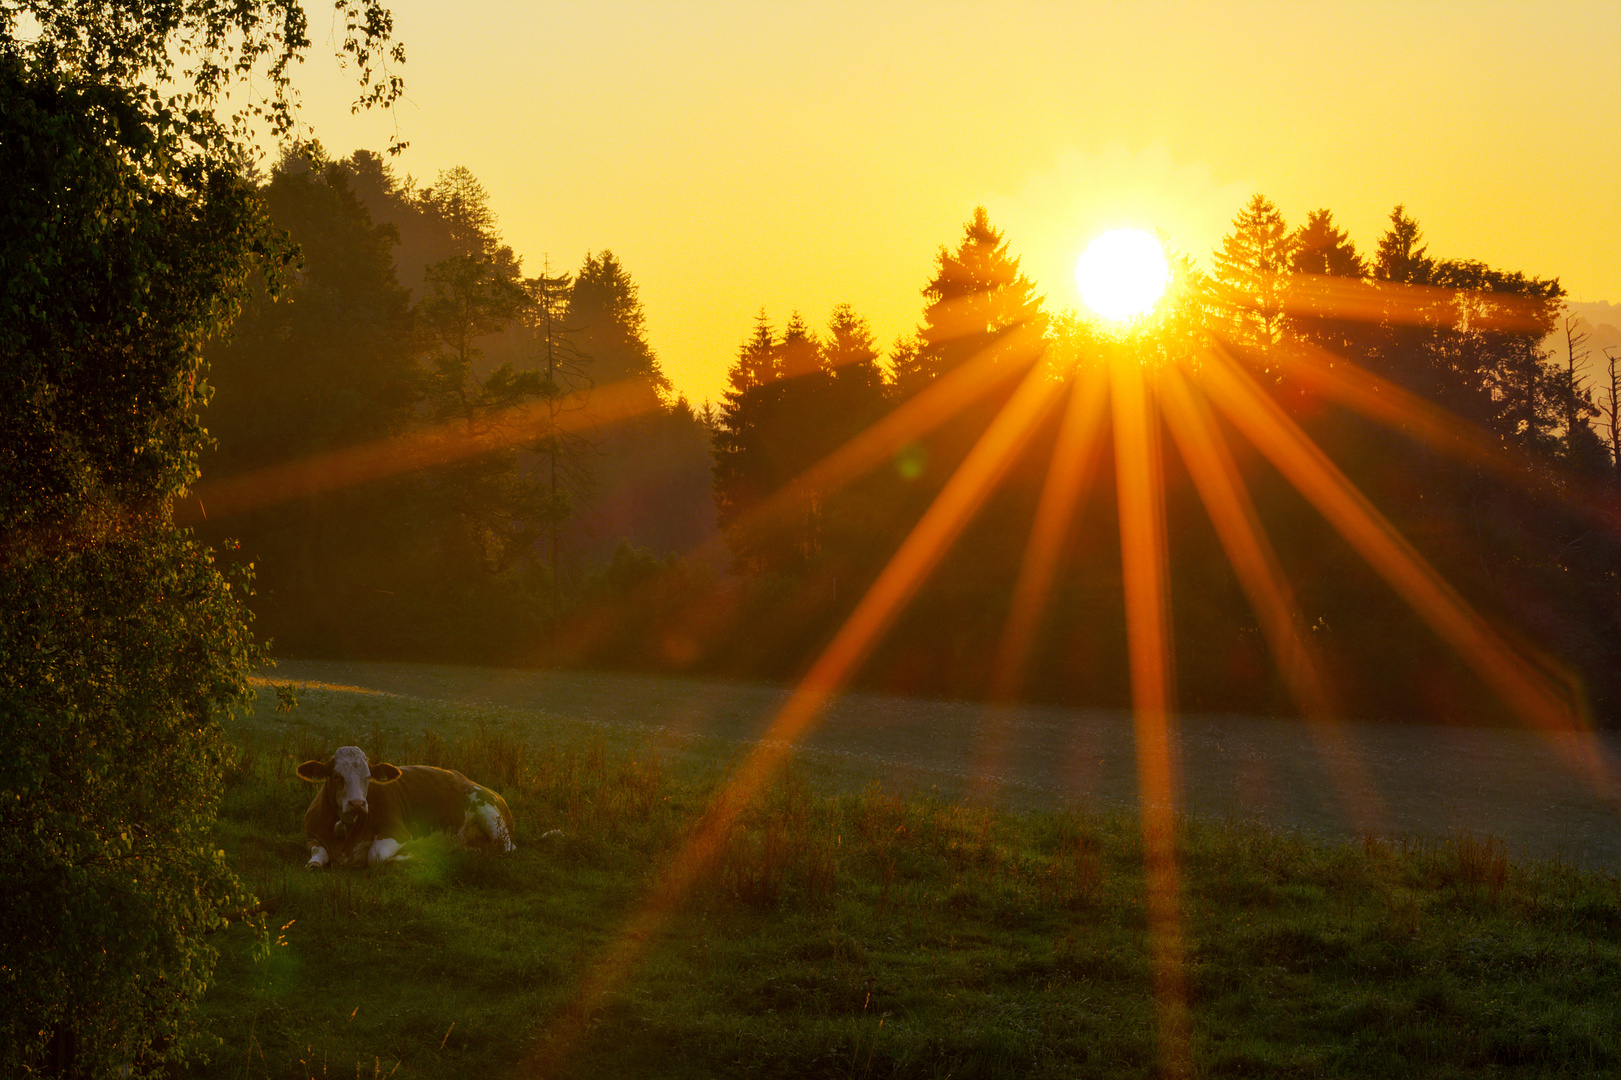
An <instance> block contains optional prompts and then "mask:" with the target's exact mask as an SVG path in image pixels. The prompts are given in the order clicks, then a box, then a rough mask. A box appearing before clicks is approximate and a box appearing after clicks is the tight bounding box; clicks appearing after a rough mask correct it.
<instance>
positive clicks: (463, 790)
mask: <svg viewBox="0 0 1621 1080" xmlns="http://www.w3.org/2000/svg"><path fill="white" fill-rule="evenodd" d="M298 775H299V776H300V777H301V778H303V779H305V780H308V781H309V782H310V783H312V784H320V785H321V788H320V790H319V791H317V792H316V793H315V799H314V801H312V802H311V803H310V808H309V809H308V810H306V811H305V812H304V836H305V844H306V845H307V846H308V847H309V850H310V861H309V862H308V863H306V864H305V865H306V866H308V867H309V868H310V869H311V870H316V869H319V868H320V867H323V866H326V865H327V864H328V863H336V864H338V865H344V864H349V865H359V864H362V863H366V864H376V863H380V862H387V861H388V860H390V859H394V858H409V857H410V856H409V854H408V853H401V851H400V848H401V847H402V846H403V845H404V844H406V843H407V842H409V841H411V840H416V839H421V838H422V837H425V836H430V835H432V834H435V833H448V834H449V835H450V836H451V838H452V839H454V840H455V841H456V842H457V843H459V844H461V845H463V846H465V847H487V848H489V849H491V850H493V851H498V852H503V853H505V852H508V851H511V850H513V848H514V846H515V845H514V844H513V843H512V811H511V810H509V809H507V803H506V800H505V799H503V798H501V796H500V795H497V794H496V793H495V792H493V791H491V790H490V789H489V788H487V787H484V786H483V785H481V784H475V783H473V782H472V781H471V780H469V779H467V777H465V776H463V775H462V774H461V773H459V772H457V771H455V770H454V769H436V768H433V767H432V766H429V765H406V766H404V767H403V768H402V767H400V766H398V765H390V764H388V763H387V762H379V763H378V764H376V765H372V764H369V763H368V762H367V761H366V753H365V751H363V750H361V749H360V747H358V746H342V747H339V748H338V749H337V750H336V751H334V752H333V754H332V756H331V757H330V758H328V759H327V760H326V761H306V762H305V763H304V764H302V765H300V766H299V767H298Z"/></svg>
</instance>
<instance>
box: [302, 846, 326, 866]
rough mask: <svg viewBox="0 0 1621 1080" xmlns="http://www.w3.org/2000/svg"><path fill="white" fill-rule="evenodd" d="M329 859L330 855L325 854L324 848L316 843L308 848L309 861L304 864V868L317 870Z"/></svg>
mask: <svg viewBox="0 0 1621 1080" xmlns="http://www.w3.org/2000/svg"><path fill="white" fill-rule="evenodd" d="M331 861H332V856H330V855H328V854H327V852H326V848H324V847H322V846H321V845H320V844H316V845H314V846H313V847H311V848H310V861H309V862H307V863H305V864H304V869H306V870H319V869H321V867H323V866H325V865H326V864H327V863H329V862H331Z"/></svg>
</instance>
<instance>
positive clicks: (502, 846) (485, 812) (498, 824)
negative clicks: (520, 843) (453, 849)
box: [462, 787, 517, 852]
mask: <svg viewBox="0 0 1621 1080" xmlns="http://www.w3.org/2000/svg"><path fill="white" fill-rule="evenodd" d="M475 823H476V824H477V827H478V831H479V832H482V833H483V834H484V835H485V836H487V837H489V838H490V843H491V844H492V845H494V847H495V850H497V851H500V852H508V851H513V850H516V848H517V845H516V844H514V843H513V842H512V831H511V830H510V829H508V828H507V819H506V818H504V817H502V816H501V808H500V806H498V805H497V804H496V801H495V797H494V795H493V794H492V793H491V792H490V790H489V789H488V788H483V787H474V788H473V790H472V791H469V792H468V793H467V816H466V819H465V821H464V823H463V825H462V833H463V841H464V842H465V841H466V839H467V838H468V837H467V834H468V833H470V832H471V827H472V826H473V825H474V824H475Z"/></svg>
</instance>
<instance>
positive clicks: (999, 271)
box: [904, 206, 1046, 393]
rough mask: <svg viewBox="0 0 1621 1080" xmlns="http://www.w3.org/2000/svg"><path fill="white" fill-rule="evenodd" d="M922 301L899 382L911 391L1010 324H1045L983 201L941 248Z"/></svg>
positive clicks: (1036, 326)
mask: <svg viewBox="0 0 1621 1080" xmlns="http://www.w3.org/2000/svg"><path fill="white" fill-rule="evenodd" d="M923 297H924V299H926V300H927V301H928V306H927V307H926V308H924V311H923V325H922V326H920V327H919V328H918V334H917V336H918V352H917V357H916V359H915V361H913V362H911V363H909V364H908V368H909V369H910V370H908V371H907V373H906V375H905V377H904V382H905V383H908V384H911V387H910V392H912V393H915V392H916V390H917V389H920V388H921V387H922V386H923V385H926V384H927V383H929V382H932V381H933V380H935V379H938V378H939V377H940V376H942V375H944V374H945V373H947V372H948V371H951V370H953V369H955V368H956V367H958V366H960V365H961V364H963V363H965V362H967V361H968V360H970V359H971V358H973V357H974V356H976V355H978V354H980V353H981V352H982V351H983V350H985V349H987V348H989V347H990V346H991V345H992V344H993V343H994V342H995V341H996V339H998V338H999V337H1001V336H1002V335H1004V334H1006V333H1007V332H1008V331H1010V330H1012V329H1014V328H1016V327H1029V328H1031V329H1033V330H1034V331H1035V332H1036V335H1037V336H1038V337H1039V335H1040V333H1041V332H1042V331H1043V330H1044V328H1045V326H1046V316H1045V315H1044V314H1043V312H1042V310H1041V303H1042V299H1043V298H1042V297H1040V296H1038V295H1036V287H1035V284H1034V283H1033V282H1031V280H1030V279H1029V278H1027V277H1025V276H1024V274H1023V273H1021V272H1020V270H1019V260H1018V259H1016V258H1014V257H1013V256H1012V255H1011V254H1010V253H1009V251H1008V244H1007V241H1006V240H1004V239H1003V237H1002V233H1001V231H1000V230H998V229H995V228H993V227H992V226H991V223H990V216H989V215H988V214H987V213H986V212H985V208H984V207H983V206H979V207H975V208H974V214H973V217H971V218H969V220H968V222H967V224H965V225H964V226H963V238H962V241H961V242H960V243H958V245H957V248H956V250H955V251H953V250H949V249H947V248H941V249H940V251H939V252H938V254H937V255H936V256H935V271H934V277H932V278H931V279H930V280H929V283H928V284H927V285H925V286H924V287H923Z"/></svg>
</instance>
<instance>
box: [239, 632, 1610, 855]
mask: <svg viewBox="0 0 1621 1080" xmlns="http://www.w3.org/2000/svg"><path fill="white" fill-rule="evenodd" d="M267 674H268V676H269V677H270V678H271V679H272V680H293V681H298V682H309V683H313V684H328V685H334V686H352V687H356V688H363V689H366V690H371V691H384V692H388V693H394V694H401V695H407V696H410V697H415V698H421V699H426V700H435V701H446V702H456V703H460V704H466V705H478V704H483V705H490V706H503V707H506V708H511V709H517V710H520V711H521V710H533V711H538V712H539V713H541V714H543V715H545V716H548V717H555V718H557V719H559V720H569V721H573V722H579V723H587V724H599V725H604V726H606V727H611V728H620V729H640V730H643V731H650V732H654V733H656V735H657V736H659V737H660V738H661V739H662V740H663V744H664V745H668V746H678V745H679V746H684V747H686V752H687V753H698V752H703V753H707V754H710V755H712V756H715V757H717V758H725V757H727V756H729V755H730V754H731V753H732V752H733V750H732V748H735V747H738V746H743V745H747V744H749V743H751V742H752V741H753V740H754V739H755V738H757V737H758V735H759V733H760V732H761V731H763V730H764V728H765V727H766V725H767V724H768V723H769V722H770V719H771V717H772V715H773V714H774V712H775V710H776V709H777V708H778V707H780V705H781V704H782V702H783V701H785V700H786V698H787V694H788V691H787V690H786V689H785V688H783V687H780V686H773V685H769V684H762V683H743V682H728V681H723V680H716V679H700V678H679V677H664V676H656V675H634V674H624V673H612V672H581V671H522V670H513V669H501V668H476V667H458V666H450V665H429V664H398V663H355V662H332V661H309V660H284V661H282V662H281V664H280V666H279V667H277V668H276V669H274V670H273V671H270V672H268V673H267ZM987 721H988V716H987V713H986V711H985V708H984V706H982V705H979V704H976V703H971V702H957V701H934V700H927V699H916V698H902V697H890V696H884V695H877V694H861V693H855V694H848V695H845V696H844V697H842V698H841V699H839V700H838V701H837V702H836V703H835V704H834V705H833V706H832V707H831V708H829V710H828V711H827V714H826V715H825V716H824V717H823V719H822V721H821V722H820V723H819V724H818V725H817V726H816V727H815V728H814V729H813V730H812V731H811V732H809V733H808V734H807V735H806V736H805V737H804V739H802V740H801V742H800V749H801V751H802V753H801V758H802V760H803V762H804V764H805V765H806V766H807V767H808V768H810V769H811V770H812V772H813V773H815V774H816V775H818V776H819V777H821V778H823V779H825V780H826V781H828V782H832V783H838V784H840V785H842V786H852V785H853V786H854V787H857V788H859V787H860V786H862V785H864V784H866V783H867V782H869V781H870V780H872V779H874V778H880V779H884V780H885V781H886V782H893V783H896V784H898V785H904V786H917V787H921V788H923V789H925V790H927V789H931V788H932V789H935V790H937V791H938V793H939V794H940V795H941V796H942V797H946V798H958V797H964V796H974V797H985V796H987V795H991V796H994V797H995V798H996V800H997V801H999V802H1002V803H1005V804H1008V805H1013V806H1052V805H1055V804H1063V803H1083V804H1094V805H1103V806H1122V805H1129V804H1131V803H1132V802H1134V800H1135V791H1136V783H1135V775H1136V763H1135V758H1134V756H1133V755H1134V750H1133V747H1132V743H1131V724H1130V720H1129V717H1127V716H1125V715H1124V714H1123V713H1120V712H1115V711H1109V710H1078V709H1062V708H1053V707H1039V706H1021V707H1018V708H1015V709H1012V710H1009V712H1008V713H1007V714H1006V715H1005V716H1004V717H1001V718H1000V720H999V721H998V725H999V730H1000V735H999V736H998V737H996V738H994V739H993V738H992V737H991V736H989V735H988V734H987V730H988V728H989V727H990V725H989V724H988V722H987ZM1343 729H1344V732H1345V735H1346V740H1345V742H1346V746H1347V747H1348V748H1349V750H1350V751H1351V754H1352V756H1353V757H1354V758H1355V759H1356V761H1357V762H1358V763H1359V764H1360V767H1361V768H1362V769H1363V770H1364V771H1365V773H1366V775H1367V777H1368V779H1369V781H1370V783H1371V787H1372V789H1373V792H1374V794H1375V795H1376V804H1377V805H1376V807H1375V808H1374V814H1373V815H1372V816H1371V817H1366V816H1365V817H1363V819H1362V820H1360V821H1359V820H1358V816H1357V814H1356V813H1355V812H1354V811H1353V808H1351V807H1348V806H1346V805H1345V804H1344V803H1343V801H1341V800H1340V799H1339V798H1338V797H1337V795H1336V791H1337V787H1336V783H1335V777H1334V773H1333V772H1332V770H1330V769H1329V768H1328V767H1326V766H1325V763H1324V759H1323V756H1322V754H1321V753H1320V751H1319V748H1318V745H1317V743H1316V742H1314V741H1313V737H1312V735H1311V733H1310V732H1309V731H1308V730H1307V729H1306V728H1305V727H1304V726H1303V725H1301V724H1299V723H1297V722H1295V721H1292V720H1280V719H1265V718H1253V717H1235V716H1203V715H1196V716H1184V717H1182V718H1180V720H1179V749H1180V757H1181V776H1182V780H1183V784H1184V794H1185V799H1186V801H1185V804H1184V805H1185V808H1186V809H1187V810H1188V811H1189V812H1191V813H1194V814H1196V815H1199V816H1204V817H1214V818H1238V819H1246V820H1248V819H1254V820H1257V821H1260V822H1264V823H1266V824H1268V825H1270V826H1272V827H1276V828H1285V829H1303V830H1307V831H1309V832H1311V833H1313V834H1316V835H1319V836H1323V837H1326V838H1332V839H1344V838H1354V837H1356V836H1358V835H1360V834H1363V833H1365V832H1373V833H1377V834H1379V835H1384V836H1393V837H1417V838H1444V837H1446V836H1448V835H1451V834H1454V833H1458V832H1467V833H1470V834H1473V835H1476V836H1481V837H1484V836H1495V837H1497V838H1498V839H1499V840H1501V841H1502V842H1503V843H1504V844H1506V845H1507V847H1508V849H1509V851H1510V852H1511V853H1512V854H1514V855H1516V856H1521V857H1531V858H1543V859H1548V858H1559V859H1565V860H1569V861H1572V862H1577V863H1580V864H1583V865H1588V866H1593V867H1601V868H1602V867H1607V868H1612V869H1616V868H1621V806H1617V805H1615V804H1613V803H1610V802H1607V801H1606V800H1605V799H1604V798H1602V797H1601V796H1600V795H1599V794H1598V793H1597V792H1595V791H1594V790H1593V789H1592V787H1591V786H1590V785H1588V783H1587V782H1586V781H1585V780H1584V779H1583V778H1582V777H1580V776H1578V775H1576V774H1575V773H1574V772H1572V770H1571V768H1570V767H1569V765H1568V764H1567V761H1568V760H1569V757H1570V755H1569V754H1565V753H1562V752H1561V749H1560V748H1558V747H1556V746H1555V745H1553V744H1552V742H1550V740H1548V739H1547V738H1544V737H1542V736H1539V735H1536V734H1533V733H1531V732H1524V731H1508V730H1493V729H1484V730H1471V729H1460V728H1447V727H1437V726H1427V725H1394V724H1389V725H1386V724H1368V723H1357V724H1345V725H1343ZM1563 738H1564V739H1565V741H1566V742H1567V743H1568V744H1573V745H1572V747H1571V748H1572V749H1574V750H1575V751H1576V752H1577V753H1582V754H1593V755H1596V756H1597V757H1599V758H1600V759H1602V760H1605V761H1608V762H1610V763H1612V764H1613V763H1615V762H1616V761H1618V760H1621V735H1618V734H1617V733H1613V732H1611V733H1600V734H1596V735H1593V736H1590V737H1588V738H1586V739H1577V738H1576V737H1574V736H1565V737H1563Z"/></svg>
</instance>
